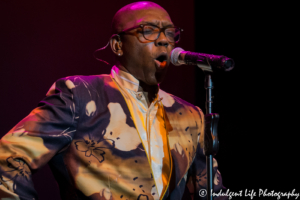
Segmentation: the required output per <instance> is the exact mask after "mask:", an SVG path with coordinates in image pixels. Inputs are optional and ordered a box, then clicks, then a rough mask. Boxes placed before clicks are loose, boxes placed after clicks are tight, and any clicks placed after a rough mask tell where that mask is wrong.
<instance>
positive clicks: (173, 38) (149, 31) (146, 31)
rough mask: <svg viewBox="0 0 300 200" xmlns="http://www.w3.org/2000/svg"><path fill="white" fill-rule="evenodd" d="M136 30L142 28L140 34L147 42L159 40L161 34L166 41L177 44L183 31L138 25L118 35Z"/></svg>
mask: <svg viewBox="0 0 300 200" xmlns="http://www.w3.org/2000/svg"><path fill="white" fill-rule="evenodd" d="M136 28H142V31H141V33H142V34H143V37H144V38H145V39H146V40H149V41H155V40H157V38H159V36H160V33H161V32H163V33H164V34H165V36H166V38H167V40H168V41H169V42H170V43H177V42H179V39H180V33H181V32H182V31H183V29H181V28H178V27H165V28H160V27H158V26H155V25H149V24H140V25H137V26H134V27H132V28H128V29H125V30H123V31H121V32H120V33H119V35H120V34H125V33H126V32H128V31H131V30H133V29H136Z"/></svg>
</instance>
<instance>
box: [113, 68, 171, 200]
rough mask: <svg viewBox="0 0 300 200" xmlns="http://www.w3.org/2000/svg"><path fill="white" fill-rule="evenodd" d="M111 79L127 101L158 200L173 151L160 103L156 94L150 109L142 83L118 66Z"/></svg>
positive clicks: (165, 184)
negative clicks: (150, 171) (141, 89)
mask: <svg viewBox="0 0 300 200" xmlns="http://www.w3.org/2000/svg"><path fill="white" fill-rule="evenodd" d="M111 76H112V78H113V79H114V80H115V81H116V83H117V85H118V87H119V89H120V91H121V93H122V94H123V96H124V98H125V101H126V103H127V105H128V108H129V111H130V113H131V116H132V118H133V121H134V124H135V126H136V128H137V131H138V133H139V135H140V138H141V140H142V143H143V146H144V148H145V150H146V154H147V157H148V160H149V162H150V166H151V168H152V174H153V176H154V177H153V178H154V180H155V184H156V188H155V187H154V188H153V189H152V191H151V193H152V195H153V197H154V199H159V197H160V196H161V195H162V192H163V191H164V189H165V188H166V186H167V183H168V180H167V179H168V176H169V173H170V170H169V169H170V167H171V166H165V165H167V164H166V163H170V157H169V155H170V154H169V152H170V151H169V145H168V138H167V132H166V129H165V121H164V108H163V105H162V103H161V99H160V98H159V95H158V94H157V96H156V98H155V99H154V101H153V102H152V103H151V105H150V106H149V107H148V105H147V101H146V98H145V96H144V94H143V92H142V91H138V89H139V81H138V80H137V79H136V78H135V77H134V76H132V75H131V74H129V73H127V72H125V71H122V70H119V69H118V68H117V67H116V66H113V68H112V70H111ZM164 161H165V162H164ZM166 161H167V162H166ZM169 165H171V164H169ZM166 169H167V170H166ZM164 170H165V171H164ZM157 193H158V194H157Z"/></svg>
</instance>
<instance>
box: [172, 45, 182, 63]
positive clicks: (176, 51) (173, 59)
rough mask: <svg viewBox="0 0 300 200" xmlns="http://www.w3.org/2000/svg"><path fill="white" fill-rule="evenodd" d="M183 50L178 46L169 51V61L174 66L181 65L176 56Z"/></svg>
mask: <svg viewBox="0 0 300 200" xmlns="http://www.w3.org/2000/svg"><path fill="white" fill-rule="evenodd" d="M182 51H184V50H183V49H182V48H180V47H177V48H175V49H173V50H172V52H171V63H172V64H173V65H175V66H179V65H182V64H180V63H179V62H178V57H179V54H180V53H181V52H182Z"/></svg>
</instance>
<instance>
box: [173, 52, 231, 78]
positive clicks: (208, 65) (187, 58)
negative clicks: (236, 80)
mask: <svg viewBox="0 0 300 200" xmlns="http://www.w3.org/2000/svg"><path fill="white" fill-rule="evenodd" d="M171 63H172V64H173V65H175V66H179V65H183V64H185V65H197V66H198V67H199V68H201V69H202V70H203V71H208V72H214V71H216V70H217V71H230V70H232V69H233V67H234V61H233V60H232V59H231V58H228V57H226V56H222V55H221V56H218V55H212V54H205V53H196V52H190V51H184V50H183V49H182V48H180V47H177V48H175V49H173V51H172V52H171Z"/></svg>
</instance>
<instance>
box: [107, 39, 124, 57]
mask: <svg viewBox="0 0 300 200" xmlns="http://www.w3.org/2000/svg"><path fill="white" fill-rule="evenodd" d="M109 43H110V47H111V50H112V51H113V52H114V53H115V54H116V55H118V56H122V55H123V51H122V42H121V37H120V35H117V34H114V35H112V36H111V38H110V40H109Z"/></svg>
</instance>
